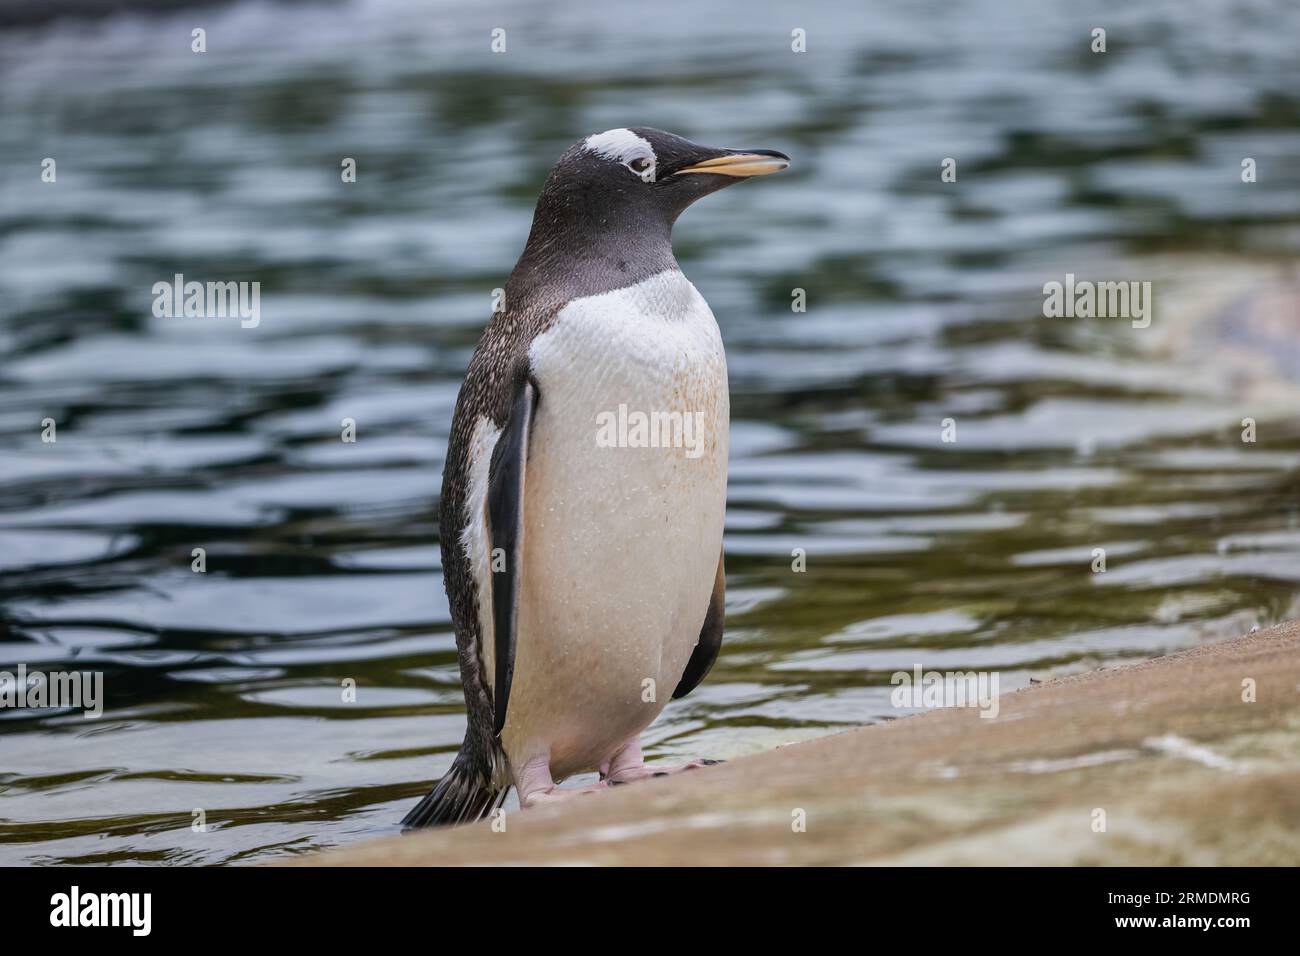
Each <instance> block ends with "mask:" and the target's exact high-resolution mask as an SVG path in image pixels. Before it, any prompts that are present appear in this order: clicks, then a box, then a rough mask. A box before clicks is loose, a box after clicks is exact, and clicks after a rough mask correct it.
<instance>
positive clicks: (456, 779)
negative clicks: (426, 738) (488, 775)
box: [402, 750, 508, 828]
mask: <svg viewBox="0 0 1300 956" xmlns="http://www.w3.org/2000/svg"><path fill="white" fill-rule="evenodd" d="M507 789H508V788H507V787H495V786H493V785H492V782H491V781H490V780H487V779H484V777H483V775H482V774H481V773H480V772H479V770H478V768H477V767H475V766H474V762H473V761H472V760H471V759H470V758H468V757H466V756H465V751H464V750H461V752H460V753H458V754H457V755H456V759H455V760H453V761H452V763H451V767H450V768H449V769H448V770H447V772H446V773H445V774H444V775H443V777H442V779H441V780H439V781H438V782H437V783H436V784H434V787H433V789H432V790H430V791H429V792H428V793H427V794H426V795H425V797H424V799H422V800H421V801H420V802H419V803H417V804H416V805H415V807H414V808H412V810H411V812H410V813H408V814H407V815H406V816H405V817H403V818H402V826H403V827H406V828H417V827H442V826H452V825H454V824H457V823H473V822H474V821H475V820H482V819H483V818H484V817H485V816H487V815H488V814H489V813H491V812H492V811H493V810H495V809H497V808H498V807H499V806H501V804H502V803H504V802H505V798H506V790H507Z"/></svg>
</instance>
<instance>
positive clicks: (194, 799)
mask: <svg viewBox="0 0 1300 956" xmlns="http://www.w3.org/2000/svg"><path fill="white" fill-rule="evenodd" d="M862 6H864V5H859V4H848V3H845V4H822V5H813V6H811V7H805V6H801V7H800V8H799V9H798V12H797V13H795V12H793V11H788V10H785V9H783V7H782V6H780V5H776V4H763V3H757V4H746V5H745V6H744V8H743V10H742V9H741V8H739V7H737V8H735V9H734V10H731V11H729V12H722V11H715V12H713V13H709V12H707V11H703V10H701V9H699V7H698V5H697V4H694V3H686V2H680V0H670V2H667V3H661V4H658V5H656V7H655V8H654V10H653V12H652V13H650V12H647V11H646V8H644V7H642V6H633V7H632V8H630V9H629V10H627V11H626V12H615V11H613V10H610V9H608V8H607V5H605V4H599V3H573V4H545V5H541V6H538V5H525V4H518V5H512V4H504V5H496V6H494V8H493V9H492V10H490V11H489V10H482V11H480V10H477V9H474V10H473V11H472V12H469V13H466V12H464V10H463V9H459V8H458V6H453V5H451V4H430V3H415V2H413V0H411V2H404V0H383V2H380V0H366V2H361V3H351V4H328V5H315V4H294V5H290V6H280V5H268V4H261V3H234V4H229V5H225V6H222V7H220V8H215V9H199V10H193V11H188V12H181V13H179V14H174V15H161V14H158V15H148V16H141V17H134V18H130V17H118V18H113V19H109V20H102V21H95V20H71V21H66V22H62V23H55V24H49V23H46V24H36V25H32V26H28V27H24V28H22V29H18V28H12V29H10V30H8V31H7V32H6V33H5V34H4V35H3V36H0V89H3V94H2V96H3V100H2V102H0V106H2V107H3V109H2V114H3V121H2V123H0V154H2V155H3V159H4V168H5V170H6V174H5V177H6V178H5V180H4V185H3V193H2V194H0V195H2V197H3V202H2V203H0V243H2V247H0V264H2V265H0V269H2V271H0V292H2V293H3V296H2V298H0V667H9V668H12V667H14V666H16V665H17V664H18V663H20V662H22V663H25V664H26V665H27V666H28V667H29V668H31V669H43V670H58V669H68V668H81V669H90V670H99V671H102V672H103V673H104V675H105V678H104V679H105V688H106V693H107V698H108V700H107V706H106V710H105V713H104V716H103V717H102V718H101V719H99V720H93V721H92V720H85V719H83V718H82V716H81V715H80V714H69V713H60V712H50V711H14V710H12V709H11V710H6V711H0V862H6V863H16V862H26V863H54V862H78V863H91V862H94V863H119V862H121V863H125V862H137V863H140V862H147V863H182V862H201V863H218V862H248V861H264V860H270V859H275V858H279V857H283V856H285V855H287V854H292V853H298V852H302V851H305V850H309V849H312V848H317V847H324V846H330V845H336V844H339V843H343V842H347V841H350V840H355V839H358V838H360V837H364V836H370V835H375V834H381V833H388V832H392V831H393V828H394V826H395V824H396V821H397V820H398V819H399V818H400V817H401V815H402V813H403V812H404V811H405V810H406V809H407V808H408V807H409V805H410V803H411V802H412V801H413V800H415V799H416V798H417V797H418V796H419V795H421V794H422V793H423V792H424V791H425V789H426V788H427V786H428V783H429V781H430V780H431V779H433V778H435V777H436V776H437V775H438V774H439V773H441V771H442V770H443V769H444V768H445V767H446V765H447V764H448V762H449V761H450V759H451V755H452V754H453V752H454V751H455V748H456V746H457V744H458V743H459V741H460V738H461V732H462V727H463V718H462V716H461V709H462V702H461V696H460V693H461V692H460V685H459V679H458V675H457V671H456V666H455V662H454V650H453V648H454V641H453V636H452V634H451V631H450V625H449V617H448V610H447V604H446V599H445V597H444V595H443V593H442V584H441V580H440V567H439V558H438V550H437V520H436V515H437V496H438V487H439V475H440V472H441V466H442V455H443V452H444V449H445V444H446V439H447V428H448V424H449V422H450V418H451V411H452V405H453V402H454V400H455V396H456V390H457V387H458V384H459V378H460V375H461V374H462V372H463V369H464V366H465V364H466V362H467V361H468V358H469V355H470V352H471V350H472V348H473V345H474V342H475V341H476V338H477V336H478V333H479V330H480V329H481V327H482V324H483V322H484V321H485V319H486V316H487V313H488V310H489V308H490V304H491V290H492V289H493V288H495V287H497V286H500V285H502V284H503V283H504V279H505V277H506V275H507V273H508V271H509V269H510V267H511V265H512V264H513V262H514V260H515V258H516V256H517V255H518V252H519V250H520V248H521V245H522V242H523V239H524V236H525V235H526V232H527V228H528V223H529V218H530V213H531V203H532V199H533V197H534V195H535V193H536V190H537V188H538V186H539V184H540V181H541V179H542V177H543V176H544V174H545V172H546V169H547V168H548V166H549V164H550V163H551V162H552V161H553V159H554V158H555V156H557V155H558V154H559V153H560V152H561V151H562V150H563V149H564V148H565V146H567V145H568V144H569V143H570V142H572V141H573V140H575V139H577V138H578V137H580V136H582V135H585V134H587V133H589V132H592V131H596V130H601V129H605V128H608V127H611V126H622V125H638V124H646V125H655V126H660V127H663V128H667V129H671V130H674V131H677V132H681V133H683V134H685V135H688V136H690V137H692V138H694V139H697V140H700V141H703V142H713V143H720V144H728V145H753V146H767V147H775V148H779V149H782V150H784V151H786V152H788V153H790V154H791V155H792V156H793V157H794V166H793V167H792V169H791V170H790V171H789V172H788V173H785V174H782V175H781V176H779V177H773V178H772V179H768V180H764V181H762V182H757V183H749V184H745V185H741V186H738V187H737V188H734V189H731V190H728V191H726V192H725V193H722V194H720V195H718V196H715V197H711V198H710V199H709V200H707V201H706V202H703V203H701V204H700V205H699V206H697V207H696V208H695V209H693V210H691V211H690V212H689V213H688V214H687V215H686V216H685V217H684V219H683V220H682V222H681V223H680V224H679V226H678V231H677V239H676V247H677V250H678V254H679V258H680V260H681V263H682V266H683V268H684V269H685V271H686V272H687V273H688V275H690V276H691V277H692V279H693V280H694V281H695V283H696V284H697V286H698V287H699V288H700V290H701V291H702V292H703V293H704V295H705V296H706V297H707V298H708V299H709V301H710V302H711V304H712V306H713V309H714V311H715V312H716V314H717V316H718V319H719V323H720V324H721V326H722V330H723V335H724V338H725V340H726V343H727V348H728V353H729V360H730V365H731V376H732V390H733V415H734V419H735V420H734V426H733V435H732V448H733V463H732V468H731V491H730V507H729V514H728V524H727V542H726V543H727V551H728V571H729V592H728V614H729V632H728V637H727V642H726V644H725V646H724V651H723V654H722V656H721V658H720V660H719V661H718V664H717V666H716V667H715V669H714V671H713V673H712V674H711V676H710V678H709V680H708V681H707V682H706V683H705V684H704V685H703V686H702V687H701V689H699V690H698V691H696V693H694V694H693V695H692V696H691V697H689V698H687V699H686V700H685V701H682V702H678V703H675V704H673V705H672V706H670V707H669V708H668V710H667V711H666V712H665V714H664V715H663V717H661V719H660V720H659V721H658V722H657V723H656V724H655V726H654V727H653V728H652V729H651V730H650V732H649V734H648V737H647V741H648V743H649V752H650V754H651V756H652V757H657V758H668V757H677V756H685V755H696V754H701V755H708V756H713V757H734V756H737V755H740V754H746V753H751V752H756V751H761V750H765V749H768V748H771V747H773V746H775V745H777V744H779V743H783V742H787V741H792V740H798V739H803V738H806V737H810V736H814V735H818V734H825V733H829V732H832V731H836V730H840V729H844V728H848V727H852V726H856V725H860V724H864V723H871V722H875V721H880V720H883V719H888V718H891V717H894V716H897V715H898V714H899V713H900V712H899V711H897V710H895V709H893V708H892V707H891V706H890V703H889V690H890V689H891V688H890V684H889V677H890V675H891V673H893V672H894V671H895V670H900V669H901V670H910V669H911V667H912V666H913V665H914V664H917V663H920V664H922V665H923V666H925V667H927V668H939V669H993V670H997V671H998V672H999V673H1000V676H1001V682H1002V688H1003V690H1007V689H1011V688H1015V687H1020V686H1024V685H1026V684H1027V683H1028V682H1029V680H1030V678H1031V677H1034V678H1045V677H1047V676H1050V675H1053V674H1057V673H1063V672H1068V671H1072V670H1079V669H1084V668H1091V667H1097V666H1104V665H1110V664H1114V663H1118V662H1123V661H1131V660H1137V659H1142V658H1147V657H1151V656H1154V655H1157V654H1162V653H1165V652H1168V651H1172V650H1176V649H1179V648H1183V647H1188V646H1192V645H1195V644H1198V643H1200V642H1203V641H1207V640H1211V639H1214V638H1217V637H1222V636H1225V635H1228V634H1232V633H1237V632H1240V631H1242V630H1245V629H1248V628H1249V627H1250V626H1252V625H1254V624H1256V623H1268V622H1271V621H1275V620H1278V619H1280V618H1282V617H1285V616H1287V615H1288V614H1294V613H1295V610H1296V602H1297V595H1298V593H1300V524H1298V523H1297V521H1298V518H1297V489H1298V486H1300V423H1297V421H1296V418H1295V416H1294V414H1293V413H1292V411H1293V409H1294V408H1295V405H1296V394H1297V393H1296V388H1295V382H1296V381H1297V380H1298V379H1300V375H1297V366H1300V362H1297V361H1296V360H1295V346H1294V341H1295V339H1294V336H1291V337H1289V338H1288V336H1287V334H1286V333H1287V332H1288V331H1290V332H1294V328H1295V323H1294V322H1290V321H1289V319H1294V317H1295V311H1294V309H1295V307H1294V303H1295V302H1296V301H1298V300H1297V298H1295V296H1294V289H1295V286H1294V279H1293V278H1290V277H1289V276H1288V272H1287V270H1288V268H1289V265H1290V262H1291V260H1292V259H1293V258H1294V255H1295V252H1296V249H1297V246H1300V188H1298V187H1300V161H1298V160H1297V158H1296V157H1297V156H1300V96H1297V93H1296V91H1297V90H1300V62H1297V60H1296V58H1295V55H1294V38H1295V37H1296V36H1297V35H1300V8H1297V7H1296V6H1295V5H1293V4H1287V3H1283V2H1257V3H1237V4H1203V5H1197V8H1198V9H1197V11H1196V14H1195V15H1192V13H1191V12H1189V10H1188V9H1187V6H1186V4H1184V3H1174V2H1168V3H1154V4H1144V5H1143V8H1144V9H1142V10H1136V9H1131V5H1129V4H1119V3H1116V4H1107V5H1098V6H1096V7H1095V8H1093V9H1090V10H1086V11H1081V10H1078V9H1077V7H1078V5H1077V4H1071V3H1065V2H1061V3H1043V2H1041V0H1034V2H1029V0H1024V2H1007V0H998V2H993V0H989V2H980V3H972V4H964V5H961V6H963V7H964V8H965V9H964V10H961V11H954V10H952V9H951V5H949V4H946V3H944V4H940V3H916V4H906V5H903V4H897V5H889V7H888V9H878V10H861V9H860V8H861V7H862ZM882 6H883V5H882ZM1100 25H1104V26H1105V27H1107V29H1108V31H1109V32H1108V46H1109V52H1107V53H1106V54H1105V55H1095V54H1092V53H1090V52H1089V51H1088V44H1089V42H1090V31H1091V30H1092V28H1093V27H1095V26H1100ZM194 26H203V27H204V28H205V29H206V30H207V35H208V50H209V52H208V53H207V54H204V55H197V54H193V53H191V52H190V49H189V42H190V30H191V29H192V28H193V27H194ZM495 26H504V27H506V29H507V53H506V54H504V55H493V54H491V53H489V52H488V42H489V31H490V30H491V28H492V27H495ZM796 26H797V27H802V28H804V29H806V30H807V31H808V38H809V39H808V52H807V53H805V54H794V53H792V52H790V49H789V44H790V30H791V29H792V28H793V27H796ZM47 156H49V157H53V158H55V159H56V161H57V164H58V165H57V176H58V178H57V182H56V183H54V184H43V183H41V182H40V180H39V172H40V161H41V160H42V159H43V158H44V157H47ZM1245 156H1250V157H1252V158H1254V159H1255V160H1256V161H1257V164H1258V169H1259V181H1258V182H1256V183H1253V184H1243V183H1242V182H1241V181H1240V176H1239V167H1240V162H1241V158H1242V157H1245ZM343 157H354V158H355V159H356V160H357V164H358V173H359V175H358V181H357V182H356V183H355V184H348V185H344V184H343V183H341V181H340V176H339V168H340V162H341V160H342V158H343ZM944 157H953V158H956V159H957V161H958V181H957V182H956V183H947V184H945V183H941V182H940V179H939V164H940V161H941V160H942V159H943V158H944ZM1090 271H1091V272H1092V273H1093V274H1095V275H1096V276H1098V277H1101V278H1120V279H1134V280H1151V281H1153V282H1154V283H1155V288H1156V295H1157V317H1156V320H1155V322H1154V323H1153V324H1152V326H1151V328H1149V329H1145V330H1138V329H1133V328H1132V327H1131V326H1130V324H1129V323H1128V322H1127V321H1124V320H1122V319H1120V320H1116V319H1105V320H1101V319H1095V320H1083V319H1074V320H1070V319H1044V318H1043V317H1042V314H1041V306H1042V284H1043V283H1044V282H1046V281H1052V280H1058V281H1059V280H1062V279H1063V277H1064V274H1065V273H1067V272H1074V273H1077V274H1079V275H1080V276H1082V275H1085V274H1089V273H1090ZM177 272H180V273H183V274H184V275H185V276H186V277H187V278H193V279H200V280H209V279H212V280H222V281H226V280H229V281H245V280H246V281H253V280H258V281H260V282H261V283H262V321H261V324H260V325H259V326H258V327H257V328H255V329H241V328H240V327H239V325H238V323H237V322H236V321H233V320H228V321H217V320H185V319H156V318H154V317H153V316H152V314H151V304H152V299H153V296H152V294H151V291H150V290H151V287H152V285H153V283H155V282H158V281H164V280H168V279H170V278H171V276H172V275H173V274H174V273H177ZM796 287H797V288H803V289H805V290H806V293H807V297H808V311H807V312H806V313H802V314H798V313H792V312H791V310H790V302H791V295H792V291H791V290H792V289H794V288H796ZM1261 295H1263V296H1266V297H1271V298H1267V301H1268V302H1270V303H1273V305H1272V306H1270V307H1268V308H1265V311H1266V312H1268V315H1270V316H1272V317H1273V318H1274V319H1276V317H1277V316H1279V315H1280V316H1282V318H1283V321H1282V323H1281V332H1280V334H1279V332H1278V329H1277V328H1272V329H1271V331H1270V326H1269V325H1268V323H1267V322H1266V321H1264V322H1261V321H1254V320H1251V321H1247V318H1249V316H1250V315H1252V314H1254V312H1258V311H1259V309H1258V308H1257V307H1256V306H1255V305H1252V303H1258V301H1259V299H1260V296H1261ZM1270 309H1271V311H1270ZM1252 310H1253V311H1252ZM1288 317H1289V318H1288ZM1261 328H1262V329H1263V331H1262V332H1261V331H1260V329H1261ZM1247 416H1249V417H1253V418H1254V419H1255V420H1256V421H1257V427H1258V432H1259V440H1258V441H1257V442H1256V443H1253V444H1248V443H1243V442H1242V441H1241V440H1240V432H1241V425H1240V421H1241V419H1242V418H1243V417H1247ZM47 417H48V418H53V419H54V420H55V421H56V423H57V441H56V442H54V443H53V444H48V443H43V442H42V441H41V437H40V435H41V421H42V419H44V418H47ZM948 417H952V418H954V419H955V420H956V423H957V426H956V427H957V441H956V442H955V443H943V442H941V441H940V428H941V425H940V423H941V421H942V420H943V419H944V418H948ZM344 418H352V419H355V421H356V422H357V428H358V435H359V440H358V441H357V442H356V443H355V444H344V443H343V442H341V441H340V431H341V422H342V420H343V419H344ZM646 546H647V547H653V546H654V545H653V542H646ZM198 547H201V548H204V549H206V552H207V573H206V574H196V573H193V572H192V571H191V569H190V566H191V561H192V550H193V549H194V548H198ZM1094 548H1105V549H1106V555H1107V570H1106V573H1104V574H1094V573H1092V571H1091V564H1092V561H1093V549H1094ZM795 549H802V551H803V553H805V554H806V562H807V565H806V571H803V572H801V573H800V572H796V571H794V570H792V563H793V562H794V560H795V559H794V558H793V557H792V552H794V551H795ZM347 679H350V680H353V681H355V682H356V687H357V692H356V702H355V703H345V702H344V701H343V699H342V696H343V695H342V692H341V689H340V688H341V684H342V682H343V681H344V680H347ZM196 809H201V810H203V811H204V814H205V818H206V823H207V829H206V832H197V831H196V830H194V829H192V827H191V823H192V822H193V821H194V819H195V811H196Z"/></svg>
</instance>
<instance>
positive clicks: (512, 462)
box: [487, 375, 537, 734]
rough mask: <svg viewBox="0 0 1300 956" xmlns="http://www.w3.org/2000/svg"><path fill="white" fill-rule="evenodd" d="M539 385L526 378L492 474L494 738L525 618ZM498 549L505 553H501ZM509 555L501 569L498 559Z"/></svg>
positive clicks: (503, 714)
mask: <svg viewBox="0 0 1300 956" xmlns="http://www.w3.org/2000/svg"><path fill="white" fill-rule="evenodd" d="M536 404H537V386H536V385H535V384H534V382H533V380H532V379H531V378H529V377H528V376H526V375H525V376H521V378H520V382H519V385H518V387H517V389H516V391H515V396H514V400H513V402H512V404H511V407H510V417H509V419H508V420H507V421H506V426H505V428H504V429H503V430H502V432H501V437H500V438H499V439H497V443H496V447H495V448H494V449H493V450H492V463H491V465H490V466H489V470H488V493H487V525H488V538H489V541H490V542H491V553H492V559H491V568H492V621H493V630H494V631H495V633H494V634H493V636H492V639H493V642H494V643H493V648H494V652H495V654H494V659H495V662H496V674H495V681H494V682H493V693H492V696H493V703H494V710H495V713H494V715H493V728H492V732H493V733H494V734H500V733H501V728H502V727H504V726H505V723H506V707H507V705H508V704H509V703H510V683H511V681H512V680H513V678H514V673H515V630H516V627H517V625H518V620H519V592H520V578H521V576H522V571H523V563H524V562H523V557H524V479H525V475H526V474H527V471H528V437H529V435H530V434H531V431H532V424H533V409H534V407H535V406H536ZM497 549H500V551H498V550H497ZM498 555H504V557H505V561H504V567H502V568H500V569H499V570H498V564H499V562H498V561H497V556H498Z"/></svg>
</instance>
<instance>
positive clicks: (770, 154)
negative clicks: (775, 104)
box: [673, 149, 790, 178]
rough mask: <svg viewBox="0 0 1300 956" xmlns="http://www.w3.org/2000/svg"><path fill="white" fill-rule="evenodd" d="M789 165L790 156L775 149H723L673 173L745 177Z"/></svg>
mask: <svg viewBox="0 0 1300 956" xmlns="http://www.w3.org/2000/svg"><path fill="white" fill-rule="evenodd" d="M789 165H790V157H789V156H787V155H786V154H785V153H778V152H777V151H776V150H774V149H727V150H722V151H721V155H716V154H715V155H713V156H710V157H709V158H708V159H705V160H703V161H701V162H698V163H695V164H694V165H692V166H687V167H686V168H685V169H679V170H677V172H675V173H673V175H674V176H681V175H683V174H685V173H710V174H712V175H714V176H735V177H737V178H745V177H749V176H766V175H768V174H769V173H779V172H780V171H781V170H783V169H785V168H786V167H787V166H789Z"/></svg>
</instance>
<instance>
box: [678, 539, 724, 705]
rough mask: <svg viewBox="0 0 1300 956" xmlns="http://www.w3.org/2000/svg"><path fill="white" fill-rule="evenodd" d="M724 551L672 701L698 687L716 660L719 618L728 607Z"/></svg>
mask: <svg viewBox="0 0 1300 956" xmlns="http://www.w3.org/2000/svg"><path fill="white" fill-rule="evenodd" d="M725 563H726V553H725V552H724V553H723V554H720V555H718V573H717V576H716V577H715V578H714V579H713V597H711V598H709V611H708V613H707V614H705V615H704V626H703V627H702V628H700V640H699V643H697V644H696V645H695V650H693V651H691V659H690V660H689V661H687V662H686V670H685V671H684V672H683V673H682V679H681V680H680V681H678V683H677V689H676V690H675V691H673V700H677V699H678V698H679V697H685V696H686V695H687V694H689V693H690V692H691V691H693V690H695V688H696V687H698V686H699V684H700V681H702V680H704V678H705V676H706V675H707V674H708V673H709V670H710V669H711V668H712V667H713V662H714V661H716V660H717V659H718V650H719V648H721V647H722V619H723V617H724V616H725V613H726V608H727V574H726V571H725V570H724V568H723V565H724V564H725Z"/></svg>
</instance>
